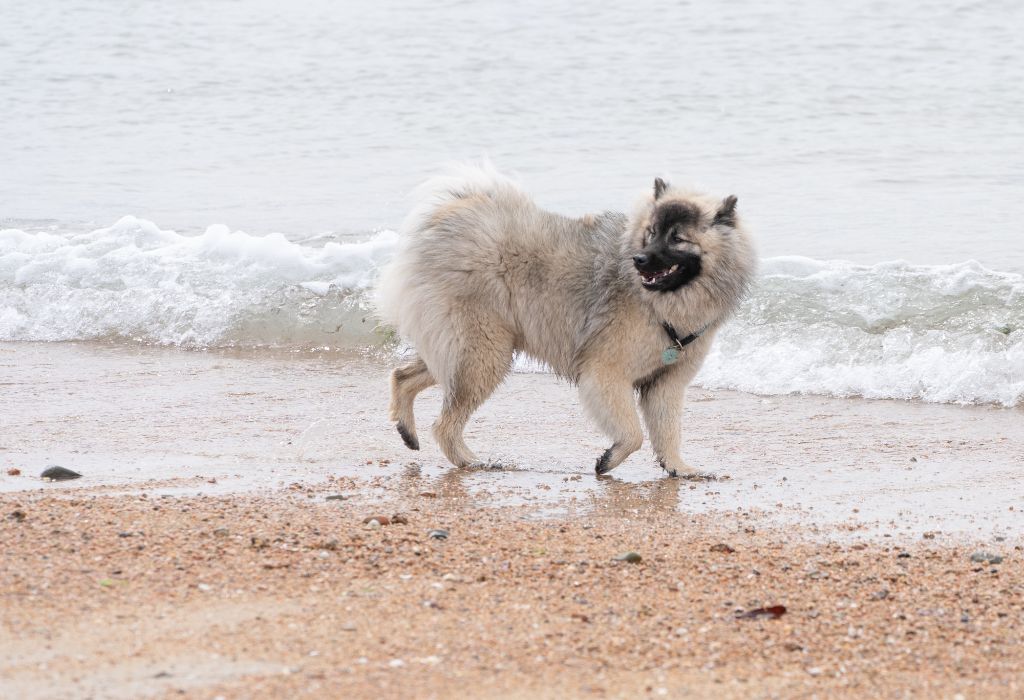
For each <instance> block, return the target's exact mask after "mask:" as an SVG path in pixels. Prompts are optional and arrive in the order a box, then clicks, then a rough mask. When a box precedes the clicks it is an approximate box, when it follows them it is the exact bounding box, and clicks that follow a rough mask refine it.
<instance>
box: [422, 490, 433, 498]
mask: <svg viewBox="0 0 1024 700" xmlns="http://www.w3.org/2000/svg"><path fill="white" fill-rule="evenodd" d="M420 495H421V496H423V498H437V494H436V493H434V492H433V491H420Z"/></svg>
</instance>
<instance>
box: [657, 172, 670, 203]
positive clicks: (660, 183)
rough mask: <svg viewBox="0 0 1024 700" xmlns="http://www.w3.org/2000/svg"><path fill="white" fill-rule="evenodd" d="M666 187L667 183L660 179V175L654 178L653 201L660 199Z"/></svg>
mask: <svg viewBox="0 0 1024 700" xmlns="http://www.w3.org/2000/svg"><path fill="white" fill-rule="evenodd" d="M667 189H668V183H667V182H665V181H664V180H662V179H661V178H660V177H656V178H654V201H655V202H657V201H658V200H659V199H661V195H663V194H665V190H667Z"/></svg>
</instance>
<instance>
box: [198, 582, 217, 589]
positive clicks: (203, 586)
mask: <svg viewBox="0 0 1024 700" xmlns="http://www.w3.org/2000/svg"><path fill="white" fill-rule="evenodd" d="M196 588H198V589H199V590H201V591H209V590H212V589H213V586H211V585H210V584H208V583H197V584H196Z"/></svg>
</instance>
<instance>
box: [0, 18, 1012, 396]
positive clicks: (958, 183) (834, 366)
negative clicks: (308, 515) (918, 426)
mask: <svg viewBox="0 0 1024 700" xmlns="http://www.w3.org/2000/svg"><path fill="white" fill-rule="evenodd" d="M0 8H2V12H0V16H2V21H0V97H2V98H3V108H2V109H3V112H2V118H0V340H3V341H67V340H111V341H116V342H130V343H143V344H159V345H168V346H180V347H182V348H184V349H203V348H215V347H224V346H244V347H254V348H260V347H268V348H269V347H273V348H281V347H285V348H295V349H297V350H302V349H308V348H321V349H322V348H345V349H351V348H353V347H354V348H380V347H382V344H383V343H384V339H385V337H386V335H387V333H386V331H382V330H381V329H375V323H374V321H373V319H372V318H371V317H370V316H369V314H368V307H367V304H366V299H367V290H368V288H369V287H370V286H371V285H372V284H373V281H374V279H375V276H376V271H377V269H378V268H379V266H380V265H381V264H383V263H384V262H386V261H387V259H388V258H389V256H390V255H391V253H392V251H393V250H394V246H395V244H396V241H397V236H398V234H396V233H395V230H396V229H397V227H398V224H399V222H400V221H401V219H402V217H403V215H404V214H405V212H406V211H407V209H408V207H409V204H410V202H409V199H408V197H407V194H408V192H410V191H411V190H412V189H413V187H414V186H415V185H416V184H417V183H418V182H419V181H421V180H422V179H424V178H425V177H427V176H429V175H430V174H432V173H434V172H436V171H437V170H438V169H439V168H440V167H441V166H442V165H443V164H444V163H446V162H449V161H455V160H465V159H477V158H480V157H489V158H490V159H491V160H492V161H493V162H494V163H495V165H496V166H497V167H498V168H500V169H502V170H504V171H507V172H509V173H512V174H513V175H514V176H516V177H517V179H518V180H519V181H520V182H521V183H522V184H523V186H524V187H525V188H526V189H527V190H528V191H530V192H531V193H533V194H535V195H536V197H537V199H538V200H539V202H540V203H541V204H542V205H543V206H545V207H548V208H550V209H554V210H558V211H562V212H565V213H568V214H582V213H584V212H590V211H602V210H606V209H618V210H623V209H626V208H628V207H629V206H630V205H631V203H632V202H633V200H634V199H635V197H636V196H637V194H638V193H640V192H642V191H644V190H646V189H647V188H648V187H650V183H651V181H652V179H653V177H654V176H655V175H662V176H667V177H668V178H669V179H670V180H672V181H674V182H679V183H687V184H694V185H697V186H701V187H704V188H706V189H708V190H710V191H713V192H715V193H719V194H722V195H724V194H728V193H735V194H737V195H738V196H739V202H740V204H739V206H740V209H741V211H742V213H743V215H744V217H745V219H746V220H747V221H748V223H749V224H750V226H751V228H752V229H753V230H754V232H755V234H756V235H757V239H758V244H759V249H760V251H761V254H762V256H763V262H762V272H761V277H760V279H759V283H758V285H757V287H756V289H755V290H754V292H753V294H752V295H751V297H750V299H749V300H748V301H747V303H746V304H745V305H744V306H743V308H742V309H741V310H740V312H739V314H738V315H737V317H736V318H735V319H734V320H733V321H732V322H731V323H730V325H729V326H728V327H727V328H726V329H725V330H724V332H723V333H722V334H721V335H720V336H719V342H718V343H717V344H716V347H715V349H714V351H713V354H712V355H711V356H710V357H709V358H708V361H707V363H706V365H705V367H704V369H703V370H702V372H701V374H700V375H699V377H698V380H697V381H698V384H700V385H702V386H705V387H709V388H731V389H740V390H744V391H750V392H756V393H762V394H789V393H809V394H829V395H836V396H864V397H870V398H898V399H922V400H926V401H934V402H951V403H988V404H997V405H1004V406H1017V405H1021V404H1022V403H1024V225H1022V223H1021V222H1022V221H1024V90H1022V89H1021V88H1020V87H1018V83H1019V82H1020V76H1022V75H1024V34H1022V33H1021V32H1020V31H1019V30H1020V27H1022V26H1024V5H1021V4H1020V3H1016V2H998V1H993V2H952V3H950V2H929V1H927V0H911V1H908V2H904V3H859V4H856V5H853V4H851V5H849V6H846V7H832V6H825V5H822V4H818V3H811V2H795V1H793V2H788V1H787V2H772V3H767V4H766V3H755V2H735V3H729V4H727V5H723V4H719V3H711V2H690V3H680V4H676V5H673V6H670V7H664V6H660V5H656V4H653V3H650V4H648V3H626V4H624V3H616V4H612V3H607V4H586V3H584V4H581V3H557V2H556V3H551V2H545V3H539V2H532V1H527V2H522V3H517V4H515V5H514V6H513V5H498V4H496V3H469V2H431V3H415V2H410V1H408V0H406V1H403V2H399V1H387V0H385V1H383V2H374V3H369V2H366V3H363V2H350V3H332V2H326V0H306V1H304V2H301V3H291V4H287V3H286V4H282V3H278V2H269V1H264V0H243V1H239V2H231V3H214V4H210V3H199V2H194V1H192V0H182V2H178V3H163V4H160V3H129V2H105V1H103V2H101V1H99V0H95V1H92V2H85V1H82V0H67V1H64V2H57V1H56V0H50V1H47V0H43V1H41V2H38V3H21V4H17V3H11V2H0ZM384 347H386V346H384Z"/></svg>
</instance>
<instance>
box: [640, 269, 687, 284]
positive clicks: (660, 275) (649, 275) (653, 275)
mask: <svg viewBox="0 0 1024 700" xmlns="http://www.w3.org/2000/svg"><path fill="white" fill-rule="evenodd" d="M678 270H679V265H678V264H676V265H673V266H672V267H666V268H665V269H664V270H659V271H657V272H644V271H643V270H639V272H640V280H641V281H642V282H643V285H644V286H645V287H654V286H657V284H658V282H661V281H662V280H665V279H667V278H668V277H670V276H671V275H672V273H674V272H677V271H678Z"/></svg>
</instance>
